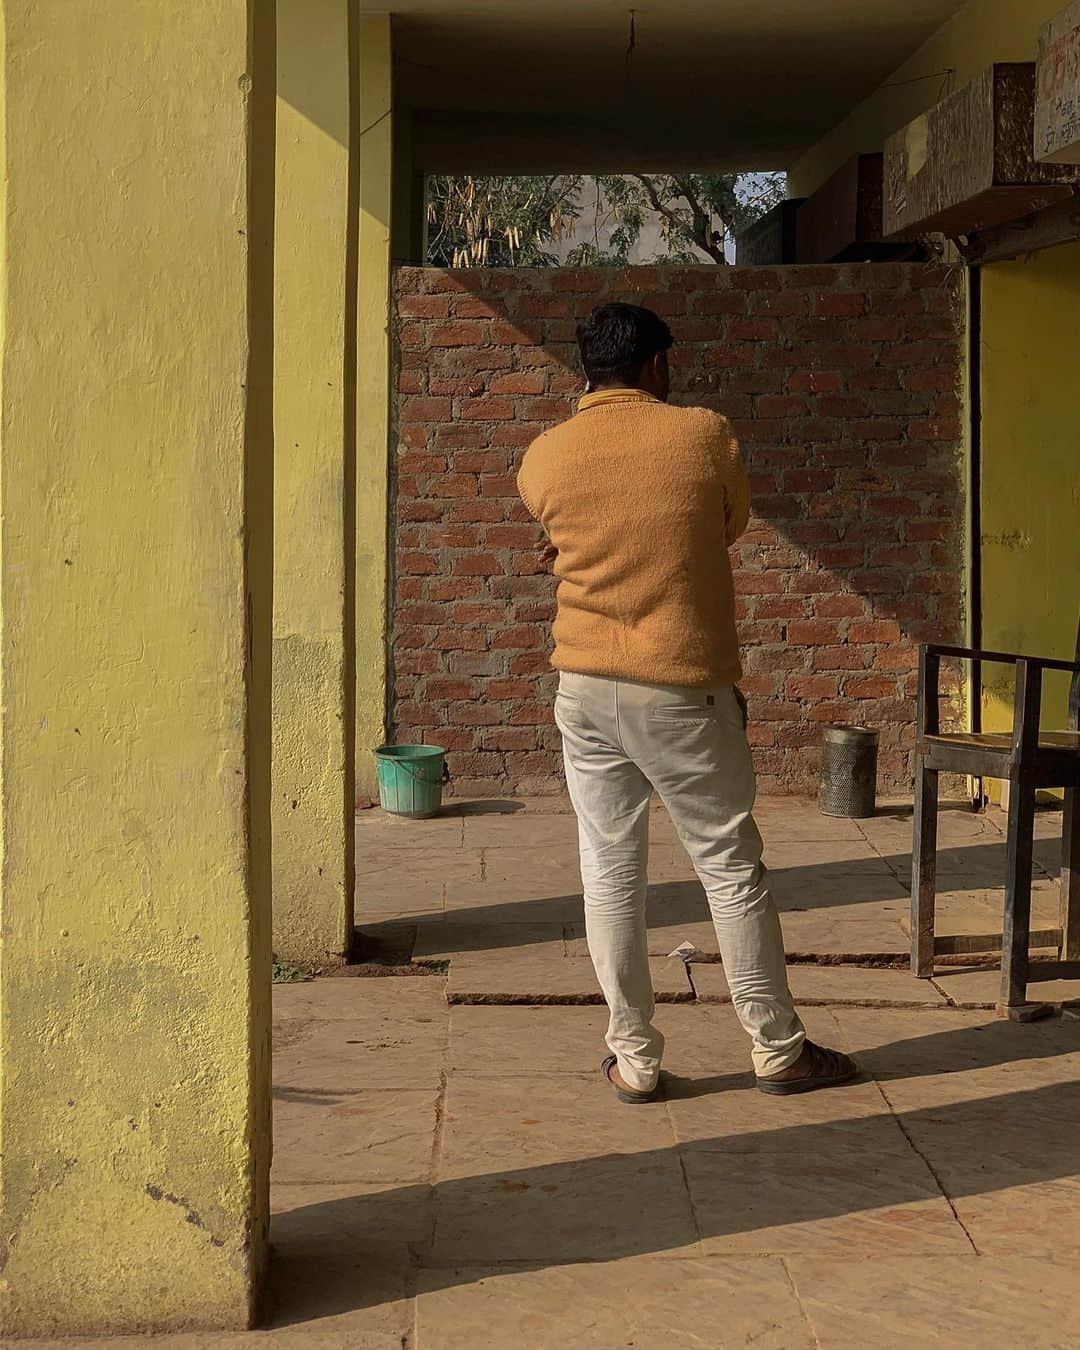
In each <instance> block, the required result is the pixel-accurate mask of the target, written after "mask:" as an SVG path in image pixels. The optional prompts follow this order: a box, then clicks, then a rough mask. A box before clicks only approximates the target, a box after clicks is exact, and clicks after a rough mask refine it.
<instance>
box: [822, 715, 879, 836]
mask: <svg viewBox="0 0 1080 1350" xmlns="http://www.w3.org/2000/svg"><path fill="white" fill-rule="evenodd" d="M877 752H878V733H877V732H876V731H872V730H871V729H870V728H869V727H844V726H841V727H826V728H825V739H824V744H823V745H822V747H821V786H820V788H819V790H818V809H819V810H820V811H821V813H822V815H826V816H852V817H859V816H872V815H873V814H874V808H875V804H876V798H877Z"/></svg>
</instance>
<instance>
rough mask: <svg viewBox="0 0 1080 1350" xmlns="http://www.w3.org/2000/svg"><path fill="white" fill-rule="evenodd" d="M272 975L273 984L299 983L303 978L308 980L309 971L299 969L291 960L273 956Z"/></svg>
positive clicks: (309, 977)
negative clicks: (281, 959) (282, 959)
mask: <svg viewBox="0 0 1080 1350" xmlns="http://www.w3.org/2000/svg"><path fill="white" fill-rule="evenodd" d="M273 960H274V965H273V976H272V979H273V981H274V983H275V984H299V983H301V982H302V981H303V980H310V979H311V974H310V972H309V971H306V970H301V968H300V967H299V966H294V965H293V963H292V962H291V961H279V960H278V959H277V957H276V956H275V957H274V958H273Z"/></svg>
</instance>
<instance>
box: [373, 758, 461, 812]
mask: <svg viewBox="0 0 1080 1350" xmlns="http://www.w3.org/2000/svg"><path fill="white" fill-rule="evenodd" d="M445 754H446V751H445V750H443V748H442V747H441V746H439V745H380V746H379V748H378V750H376V751H375V767H376V769H377V770H378V774H379V804H380V806H381V807H382V809H383V810H384V811H389V812H390V813H391V814H392V815H395V816H412V817H413V819H414V820H423V819H424V817H425V816H433V815H434V814H435V812H436V811H438V809H439V807H440V806H442V790H443V784H444V783H447V782H449V781H450V773H449V771H448V769H447V767H446V762H445V759H444V756H445Z"/></svg>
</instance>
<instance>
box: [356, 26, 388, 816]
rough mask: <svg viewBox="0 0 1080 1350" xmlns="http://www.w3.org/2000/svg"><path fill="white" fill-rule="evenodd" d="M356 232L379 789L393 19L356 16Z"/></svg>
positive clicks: (372, 731)
mask: <svg viewBox="0 0 1080 1350" xmlns="http://www.w3.org/2000/svg"><path fill="white" fill-rule="evenodd" d="M358 103H359V122H358V129H357V139H358V144H359V148H360V160H359V167H360V237H359V266H358V274H357V306H356V361H357V376H356V791H357V793H358V794H359V795H361V796H374V795H376V794H377V792H378V787H377V784H376V781H375V758H374V754H373V753H372V752H373V751H374V749H375V747H376V746H378V745H380V744H381V743H382V741H383V739H384V737H385V733H386V664H387V663H386V635H387V623H386V607H387V580H388V570H387V566H388V548H389V533H388V514H389V498H388V492H389V470H388V453H389V417H390V383H389V381H390V339H389V322H390V319H389V315H390V211H391V200H392V167H393V137H392V131H393V127H392V120H393V119H392V83H391V48H390V19H389V16H387V15H372V16H366V17H363V18H361V20H360V96H359V100H358Z"/></svg>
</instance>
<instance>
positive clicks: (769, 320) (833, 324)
mask: <svg viewBox="0 0 1080 1350" xmlns="http://www.w3.org/2000/svg"><path fill="white" fill-rule="evenodd" d="M615 299H629V300H632V301H634V302H636V303H641V304H645V305H648V306H649V307H650V308H652V309H655V310H656V311H657V312H658V313H660V314H662V315H664V317H665V318H666V319H667V321H668V322H669V323H670V325H671V327H672V330H673V332H674V335H675V339H676V347H675V350H674V352H673V354H672V371H673V393H672V397H673V400H674V401H675V402H680V403H697V404H702V405H704V406H706V407H710V408H714V409H716V410H718V411H720V412H723V413H725V414H726V415H727V416H728V417H729V418H730V419H731V421H732V424H733V427H734V429H735V432H736V434H737V436H738V438H739V440H740V443H741V445H742V447H743V453H744V455H745V458H746V461H747V467H748V470H749V473H750V480H751V486H752V494H753V509H754V515H753V518H752V520H751V525H750V528H749V530H748V531H747V533H746V534H745V535H744V537H743V538H742V539H741V540H740V541H739V543H738V544H737V545H736V547H735V549H734V550H733V564H734V572H735V587H736V594H737V597H738V610H739V612H738V618H739V632H740V639H741V642H742V647H743V663H744V667H745V672H746V673H745V679H744V681H743V688H744V689H745V691H746V693H747V695H748V696H749V700H750V713H751V725H750V729H749V734H750V738H751V742H752V744H753V747H754V754H755V759H756V762H757V766H758V771H759V774H760V783H761V790H762V791H763V792H805V791H809V790H811V789H812V788H813V787H814V785H815V783H816V776H817V767H818V759H819V744H820V735H821V727H822V725H823V724H827V723H834V722H850V721H857V722H861V723H865V724H868V725H871V726H875V727H878V728H879V729H880V730H881V736H882V745H881V759H880V782H881V788H882V790H883V791H886V792H888V791H906V790H908V787H909V784H910V768H911V765H910V759H911V748H912V744H913V739H914V714H915V659H916V657H915V646H916V644H917V643H918V642H919V641H920V640H924V639H928V638H934V639H939V640H943V641H956V640H958V638H959V635H960V631H961V602H962V595H963V581H964V564H963V543H962V528H963V527H962V521H963V514H964V512H963V471H962V403H961V389H960V381H961V368H962V366H961V363H962V354H963V345H962V271H961V269H959V268H957V269H949V268H945V267H941V266H928V265H920V264H906V265H897V264H853V265H838V266H825V267H820V266H818V267H783V268H731V267H708V266H704V267H641V268H631V269H519V270H505V271H482V270H474V271H454V272H447V271H442V270H435V269H420V268H404V269H401V270H399V271H398V273H397V274H396V284H395V303H396V317H395V339H396V342H395V353H396V355H395V379H396V385H397V399H396V411H395V422H394V428H395V429H394V438H395V445H394V449H395V450H396V453H395V454H394V456H393V461H392V466H393V467H392V474H393V483H392V490H393V502H394V506H393V511H394V531H395V549H394V583H393V616H392V620H393V647H392V663H393V688H394V704H393V726H394V733H395V736H396V738H397V739H398V740H428V741H434V742H438V743H439V744H443V745H445V746H446V747H447V749H448V750H449V752H450V767H451V770H452V771H453V773H454V774H455V778H456V779H457V780H458V783H459V786H460V788H461V789H462V790H463V791H466V792H469V793H474V794H478V795H484V794H494V793H511V794H514V793H517V794H521V795H528V794H534V793H549V792H553V791H558V790H559V789H560V786H561V771H560V764H559V748H558V734H557V732H556V730H555V727H554V724H553V722H552V716H551V701H552V697H553V689H554V682H553V677H552V675H551V674H550V672H549V671H548V666H547V652H548V650H549V635H548V626H549V621H550V618H551V615H552V612H553V596H554V583H553V581H552V579H551V578H550V577H549V576H547V575H546V574H544V573H543V571H542V569H541V567H540V564H539V562H538V561H537V558H536V546H537V543H538V538H539V531H538V529H537V527H536V526H535V524H534V523H533V522H532V521H531V520H530V518H529V516H528V514H527V513H526V511H525V510H524V508H523V507H522V506H521V504H520V502H519V501H518V499H517V494H516V489H515V474H516V470H517V466H518V464H519V463H520V459H521V456H522V455H523V453H524V451H525V449H526V447H527V446H528V444H529V443H530V442H531V441H532V440H533V438H534V437H535V436H537V435H539V434H540V432H541V431H543V430H544V429H545V427H547V426H549V425H551V424H552V423H554V422H556V421H559V420H562V419H563V418H565V417H567V416H569V415H571V414H572V412H573V408H574V401H575V399H576V397H577V396H578V395H579V394H580V392H581V389H582V379H581V376H580V373H579V368H578V363H577V350H576V345H575V342H574V330H575V325H576V323H577V321H578V319H579V318H580V317H582V316H583V315H584V314H585V313H587V312H588V310H589V309H591V308H592V307H593V306H594V305H596V304H602V303H604V302H606V301H609V300H615Z"/></svg>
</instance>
